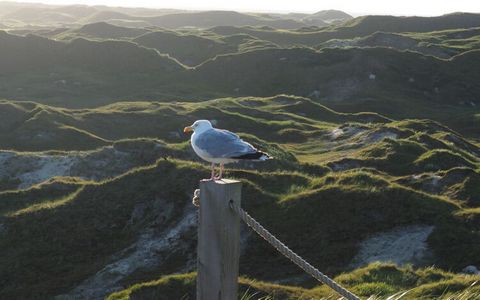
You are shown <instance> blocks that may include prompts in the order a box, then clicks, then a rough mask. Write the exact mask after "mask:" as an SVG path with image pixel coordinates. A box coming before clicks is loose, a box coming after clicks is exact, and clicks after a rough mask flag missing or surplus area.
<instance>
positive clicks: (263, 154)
mask: <svg viewBox="0 0 480 300" xmlns="http://www.w3.org/2000/svg"><path fill="white" fill-rule="evenodd" d="M258 152H260V153H261V154H262V155H261V156H260V158H259V159H258V160H261V161H265V160H269V159H273V157H271V156H270V155H268V153H265V152H261V151H258Z"/></svg>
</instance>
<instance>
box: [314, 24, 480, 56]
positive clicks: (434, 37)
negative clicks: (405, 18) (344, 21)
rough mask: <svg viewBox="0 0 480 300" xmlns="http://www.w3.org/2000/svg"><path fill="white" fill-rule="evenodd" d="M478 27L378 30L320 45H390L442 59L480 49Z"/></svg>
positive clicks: (322, 46) (319, 46)
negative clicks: (361, 36) (405, 30)
mask: <svg viewBox="0 0 480 300" xmlns="http://www.w3.org/2000/svg"><path fill="white" fill-rule="evenodd" d="M479 40H480V31H479V29H478V28H470V29H455V30H444V31H434V32H428V33H401V34H397V33H387V32H376V33H374V34H372V35H369V36H366V37H363V38H355V39H332V40H329V41H327V42H325V43H322V44H320V45H318V46H317V48H319V49H321V48H324V47H389V48H395V49H398V50H410V51H417V52H420V53H422V54H425V55H432V56H436V57H439V58H450V57H453V56H455V55H458V54H460V53H463V52H466V51H470V50H478V49H480V42H479Z"/></svg>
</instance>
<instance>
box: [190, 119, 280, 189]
mask: <svg viewBox="0 0 480 300" xmlns="http://www.w3.org/2000/svg"><path fill="white" fill-rule="evenodd" d="M183 132H184V133H189V132H193V134H192V136H191V138H190V142H191V144H192V148H193V150H194V151H195V153H196V154H197V155H198V156H199V157H200V158H201V159H203V160H206V161H208V162H210V163H211V164H212V175H211V177H210V179H209V180H221V179H222V175H223V170H224V164H228V163H232V162H238V161H241V160H253V161H265V160H268V159H271V157H270V155H268V154H267V153H265V152H262V151H259V150H257V149H256V148H255V147H253V146H252V145H251V144H250V143H247V142H245V141H244V140H242V139H241V138H240V137H239V136H238V135H236V134H235V133H233V132H230V131H228V130H224V129H217V128H213V126H212V123H210V121H207V120H197V121H195V122H194V123H193V124H192V125H190V126H187V127H185V128H184V129H183ZM215 164H220V171H219V174H218V176H215Z"/></svg>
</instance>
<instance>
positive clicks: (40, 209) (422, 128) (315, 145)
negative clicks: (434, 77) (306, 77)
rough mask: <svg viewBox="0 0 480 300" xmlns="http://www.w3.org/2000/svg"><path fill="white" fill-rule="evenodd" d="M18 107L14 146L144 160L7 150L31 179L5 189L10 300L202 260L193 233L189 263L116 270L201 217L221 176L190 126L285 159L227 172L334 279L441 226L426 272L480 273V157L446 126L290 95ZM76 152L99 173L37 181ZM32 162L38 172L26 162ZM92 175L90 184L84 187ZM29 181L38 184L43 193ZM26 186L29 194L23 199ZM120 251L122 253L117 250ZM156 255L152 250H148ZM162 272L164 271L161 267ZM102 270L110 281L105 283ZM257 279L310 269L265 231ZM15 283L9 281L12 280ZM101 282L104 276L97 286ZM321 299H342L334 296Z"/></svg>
mask: <svg viewBox="0 0 480 300" xmlns="http://www.w3.org/2000/svg"><path fill="white" fill-rule="evenodd" d="M2 111H4V112H5V113H4V115H3V116H2V118H6V120H8V122H7V123H4V125H3V127H2V128H0V129H1V130H2V133H1V135H2V139H1V140H2V142H3V145H2V148H3V149H13V150H17V151H25V150H27V151H31V150H57V151H58V150H62V151H65V150H77V149H91V150H95V148H97V147H100V146H104V147H105V146H106V147H108V146H113V147H114V149H115V153H117V154H115V155H121V156H120V157H122V156H123V157H124V159H123V161H124V162H125V163H127V157H131V158H129V159H128V161H130V163H129V165H127V166H123V167H122V166H121V165H120V166H119V167H117V168H116V169H111V170H110V171H109V173H108V172H107V173H105V174H98V175H95V174H91V173H89V172H91V171H89V170H88V168H90V169H91V168H92V167H91V166H94V165H97V164H99V163H101V162H103V163H105V162H107V161H108V160H109V159H115V158H114V157H115V156H113V157H112V158H108V157H109V156H105V155H106V153H107V152H105V151H103V150H100V152H98V154H94V153H92V154H88V155H87V156H85V155H86V154H81V153H80V154H75V155H76V156H74V154H73V153H65V152H43V153H37V154H35V155H38V161H39V162H42V163H41V164H40V165H39V166H38V167H36V164H37V163H36V162H35V156H33V157H32V156H31V154H28V153H24V152H23V153H22V152H14V153H9V154H8V155H7V154H2V155H0V158H1V157H3V158H2V159H3V161H4V162H3V163H4V164H5V166H7V165H8V166H9V168H13V169H16V170H17V171H16V175H17V176H18V181H16V182H12V181H10V182H6V181H3V182H2V186H3V187H4V188H3V190H4V191H3V192H0V211H1V212H2V215H3V219H2V226H3V227H2V228H5V229H4V231H3V233H2V235H3V238H2V240H1V241H0V244H2V245H3V246H2V247H0V249H3V250H2V253H1V254H2V255H1V257H2V258H1V261H0V264H1V265H3V266H7V267H6V268H2V270H4V272H7V270H8V274H9V275H8V280H6V281H4V287H5V288H4V289H3V290H2V291H1V292H0V295H1V297H4V298H11V297H12V296H13V295H16V296H20V297H24V298H32V297H33V296H34V295H35V296H37V297H45V298H49V297H51V296H53V295H60V294H62V295H67V296H68V295H70V297H71V296H72V295H77V296H78V295H83V296H84V297H87V298H96V297H98V296H99V295H100V294H101V293H103V294H102V295H103V296H105V293H106V292H107V291H111V292H113V291H114V290H116V289H118V288H119V287H127V286H129V285H132V284H134V283H138V282H142V281H148V280H153V279H156V278H158V276H162V275H167V274H170V273H173V272H177V271H178V270H179V268H181V266H184V265H186V264H189V261H191V259H193V257H191V256H185V255H182V254H181V253H192V254H193V253H195V252H194V250H193V249H194V246H195V234H194V233H195V230H194V227H193V225H185V226H186V227H185V228H184V229H182V230H183V231H182V234H181V235H179V236H176V239H175V242H174V245H177V246H176V247H178V248H176V250H175V251H179V252H175V253H177V254H175V253H173V254H172V255H168V256H165V257H163V256H162V258H161V259H159V258H158V257H157V258H155V259H154V260H153V261H152V263H150V264H148V265H143V264H142V263H139V264H132V265H131V268H129V269H128V271H127V272H126V273H122V275H118V274H117V275H113V274H116V273H115V271H114V270H115V269H116V268H118V267H120V266H121V264H122V263H124V262H122V259H125V260H126V261H130V259H131V258H129V256H128V255H126V254H119V253H121V251H122V249H125V248H126V247H128V246H129V245H132V244H135V243H140V244H137V247H140V248H139V249H143V248H141V247H143V246H141V245H143V244H142V243H143V242H142V241H141V239H140V240H138V236H139V235H140V234H142V233H143V234H147V233H148V232H149V230H148V228H150V226H153V225H152V224H155V228H157V229H156V231H155V232H156V234H157V235H159V237H161V236H162V234H168V231H169V230H170V229H169V228H171V227H172V226H174V227H175V226H180V225H179V224H183V223H182V222H184V220H189V219H188V217H187V216H190V215H191V214H192V213H194V208H193V207H192V206H191V205H190V204H189V199H190V197H191V194H192V192H193V190H194V189H195V187H196V186H197V183H198V180H199V179H200V178H202V177H205V176H206V175H207V173H208V169H207V167H206V166H205V165H200V164H198V163H193V162H192V161H198V158H196V157H195V155H194V154H193V153H192V152H191V150H190V148H189V145H187V144H186V143H184V141H185V139H186V137H185V136H183V134H182V133H181V129H182V127H183V126H184V125H185V124H190V123H191V122H192V121H193V120H195V119H200V118H207V119H211V120H215V122H216V124H217V125H218V126H219V127H222V128H227V129H234V130H235V131H236V132H239V133H240V134H241V135H242V136H243V137H245V138H246V139H248V140H249V141H251V142H252V143H254V145H257V146H258V147H260V148H261V149H264V150H266V151H268V152H270V153H271V154H272V155H273V156H275V157H276V160H274V161H271V162H270V163H267V164H263V165H255V166H252V165H249V164H239V165H234V166H232V167H231V168H229V170H228V172H227V175H228V176H229V177H233V178H238V179H241V180H242V181H243V182H244V185H245V188H244V197H245V199H248V200H246V201H244V206H245V208H246V209H247V210H248V211H249V212H251V213H252V215H253V216H254V217H255V218H257V219H258V220H259V221H260V222H261V223H262V224H263V225H264V226H266V227H267V228H269V229H270V230H271V231H272V232H273V233H275V234H277V235H278V237H279V238H280V239H281V240H283V241H284V242H286V243H287V244H288V245H289V246H290V247H291V248H292V249H294V250H295V251H297V252H298V253H299V254H300V255H302V256H304V257H305V258H307V259H308V260H309V261H310V262H312V263H313V264H314V265H315V266H317V267H319V268H320V269H322V270H324V271H326V272H327V273H328V274H331V275H337V274H339V273H341V272H343V271H344V270H345V269H346V268H347V269H348V266H349V265H350V264H351V261H352V260H354V259H356V258H355V257H356V253H358V251H359V250H360V249H361V247H362V246H361V243H362V241H364V240H365V239H367V238H368V237H369V236H371V235H372V234H378V233H382V232H388V231H390V230H396V228H402V227H404V226H417V225H418V224H426V225H428V226H433V227H432V228H433V229H432V232H431V234H430V235H429V237H428V239H427V240H426V243H427V245H428V249H430V250H429V251H431V257H430V258H428V259H427V258H425V259H427V261H425V263H427V264H435V265H436V266H438V267H440V268H443V269H446V270H454V271H459V270H461V269H463V268H464V267H465V266H468V265H471V264H476V263H478V257H479V255H480V253H477V252H478V251H477V249H480V247H479V246H480V245H477V242H476V241H478V240H479V239H478V234H479V231H478V228H476V225H475V224H476V223H475V221H474V220H476V219H477V217H478V211H477V210H478V205H479V203H480V202H479V201H478V199H477V196H476V193H477V190H478V188H477V186H478V182H479V180H480V173H479V171H478V170H479V167H480V159H479V158H478V157H479V153H480V148H479V147H478V146H477V145H475V144H474V143H472V142H470V141H469V140H468V139H465V138H463V137H462V136H461V135H459V134H458V133H456V132H454V131H452V130H450V129H449V128H447V127H445V126H443V125H441V124H439V123H436V122H433V121H427V120H425V121H419V120H406V121H391V120H389V119H387V118H385V117H382V116H380V115H378V114H373V113H370V114H369V113H361V114H341V113H337V112H335V111H332V110H330V109H328V108H326V107H324V106H321V105H319V104H316V103H315V102H313V101H311V100H308V99H305V98H300V97H288V96H277V97H272V98H252V97H248V98H226V99H217V100H211V101H207V102H204V103H179V102H177V103H170V104H169V103H158V102H137V103H118V104H112V105H109V106H105V107H100V108H96V109H80V110H71V109H61V108H53V107H48V106H45V105H39V104H35V103H22V102H9V101H4V102H3V103H2ZM75 134H77V135H75ZM20 137H21V138H20ZM139 137H145V138H146V139H142V140H139V139H138V138H139ZM25 139H27V140H28V142H26V141H25ZM162 141H164V142H162ZM66 145H68V146H66ZM159 147H160V148H159ZM95 151H97V150H95ZM100 153H105V154H102V155H103V156H100ZM12 155H13V156H12ZM27 155H30V156H29V157H28V160H27ZM65 155H69V157H70V158H69V159H70V160H72V159H74V160H75V161H76V160H78V159H80V157H84V158H83V161H84V162H83V163H80V161H79V162H78V163H76V162H75V163H74V164H73V165H66V166H62V168H66V169H65V170H66V171H64V172H63V173H60V175H55V174H57V173H52V175H50V176H62V177H51V178H50V179H49V177H48V176H47V177H41V178H43V179H36V178H37V177H35V176H45V175H43V174H44V173H45V170H47V169H50V168H52V164H53V165H55V164H58V165H59V166H60V165H61V161H64V160H65V159H66V158H65V157H64V156H65ZM75 157H79V158H75ZM117 157H118V156H117ZM47 158H48V159H47ZM155 160H157V162H156V163H154V161H155ZM6 161H8V164H7V163H6ZM28 161H31V162H30V163H28V165H29V167H27V165H25V164H26V163H27V162H28ZM32 161H33V162H34V163H32ZM56 161H58V163H56ZM152 163H153V164H152ZM10 166H11V167H10ZM20 166H23V167H21V168H22V169H19V168H20ZM79 168H80V169H79ZM252 168H254V169H256V170H252ZM259 168H260V169H259ZM6 170H7V169H5V168H4V172H5V171H6ZM21 170H23V171H21ZM122 170H123V171H122ZM129 170H130V171H129ZM259 170H262V171H261V172H260V171H259ZM122 172H123V173H125V174H124V175H121V174H122ZM34 174H39V175H34ZM40 174H42V175H40ZM65 176H73V178H72V177H65ZM77 176H81V177H82V178H86V177H88V178H90V179H89V180H85V179H81V178H77V179H74V178H76V177H77ZM108 178H110V179H108ZM38 180H44V183H43V184H39V185H38V184H35V183H36V182H42V181H38ZM29 182H31V183H33V185H32V186H30V187H29V186H28V185H27V184H28V183H29ZM172 182H174V183H175V184H173V185H172ZM15 185H20V186H25V187H26V189H20V190H14V188H15ZM127 186H128V188H125V187H127ZM5 189H6V191H5ZM9 189H11V190H9ZM138 191H141V193H139V192H138ZM167 207H169V208H168V209H167ZM347 207H348V209H345V208H347ZM159 214H160V215H162V216H164V217H162V219H161V221H159V220H158V219H156V218H157V216H158V215H159ZM185 218H186V219H185ZM32 224H36V225H35V226H33V225H32ZM80 224H81V225H80ZM176 224H177V225H176ZM188 224H190V223H188ZM339 224H342V226H339ZM182 226H183V225H182ZM60 228H61V229H60ZM182 228H183V227H182ZM305 228H309V230H308V231H305V230H304V229H305ZM148 234H150V233H148ZM151 234H153V233H151ZM339 236H341V237H342V238H341V239H339V238H338V237H339ZM72 237H75V238H72ZM152 238H153V236H152ZM178 238H179V239H178ZM106 240H108V243H105V242H101V241H106ZM153 240H155V241H157V240H156V239H153ZM153 240H152V241H153ZM452 240H454V241H455V242H452ZM155 243H158V247H160V248H161V249H164V250H162V251H167V250H166V249H169V248H164V247H166V246H164V245H163V244H162V243H161V239H160V240H158V241H157V242H155ZM6 245H8V247H7V246H6ZM160 248H159V249H160ZM312 249H321V251H320V252H317V251H312ZM139 251H140V250H139ZM141 251H145V250H141ZM159 251H160V250H159ZM168 251H171V249H170V250H168ZM452 252H454V253H456V254H457V255H455V256H452V255H451V253H452ZM44 253H48V259H47V257H46V256H45V255H44ZM67 253H68V255H66V254H67ZM140 253H142V254H138V255H147V256H148V255H150V254H148V253H149V252H148V251H147V252H140ZM93 256H94V257H95V258H94V260H92V259H93ZM115 257H117V258H115ZM122 257H123V258H122ZM120 258H122V259H120ZM118 259H120V260H119V261H118V262H117V260H118ZM19 262H21V263H19ZM59 262H61V263H59ZM87 262H88V263H87ZM152 264H153V265H152ZM108 266H110V267H108ZM152 266H155V268H154V269H149V267H150V268H151V267H152ZM377 267H378V266H375V268H377ZM72 269H74V270H75V272H71V270H72ZM26 270H36V271H35V272H33V271H29V272H27V271H26ZM98 272H100V273H98ZM112 272H113V273H112ZM355 272H357V271H355ZM399 272H407V271H406V270H404V269H401V270H400V271H399ZM414 272H419V273H418V274H423V273H422V272H424V271H422V270H415V271H414ZM435 272H442V271H435ZM95 273H98V274H99V275H95V276H97V277H95V276H94V274H95ZM241 273H242V274H243V275H245V276H248V277H250V278H256V279H261V280H265V281H275V280H282V281H284V282H285V283H287V284H288V283H290V284H294V281H291V278H297V277H298V276H300V275H301V274H302V273H301V272H300V270H298V269H297V268H296V267H295V266H293V265H291V264H290V263H288V262H287V261H286V260H285V259H284V258H282V257H280V256H279V255H278V254H276V253H275V251H274V250H273V249H272V248H270V247H269V246H268V245H267V244H265V242H264V241H263V240H261V239H260V238H258V237H255V236H251V237H250V238H249V242H248V246H247V247H246V249H245V251H244V254H243V256H242V263H241ZM5 275H6V273H5V274H4V275H2V276H0V277H2V278H7V277H6V276H5ZM91 276H94V277H91ZM112 276H113V277H112ZM342 276H343V275H342ZM419 276H420V275H419ZM422 276H423V275H422ZM445 276H446V278H447V277H448V276H453V275H445ZM87 278H92V279H91V280H90V281H88V280H87V281H85V280H86V279H87ZM106 278H110V279H106ZM340 278H342V277H340ZM458 278H459V279H458V280H460V282H462V283H461V284H463V285H453V283H452V281H451V280H450V281H449V280H447V279H445V281H442V280H443V279H435V282H436V281H438V283H435V284H438V285H439V286H443V287H446V286H450V285H452V291H459V290H463V289H465V288H467V287H468V285H470V281H468V280H464V279H460V277H458ZM367 281H368V280H367ZM295 282H296V283H295V285H298V284H300V285H303V286H306V287H307V286H310V287H312V284H314V282H313V281H311V280H310V279H308V278H303V279H302V280H301V281H300V282H297V281H295ZM424 284H427V283H425V282H423V281H418V282H412V283H409V284H408V285H398V284H396V283H392V286H388V285H387V286H386V285H379V286H376V285H375V284H373V283H371V282H368V283H367V282H366V283H362V284H360V283H357V282H356V283H354V284H352V288H354V289H355V288H357V289H358V292H359V293H362V295H366V294H368V293H371V294H376V293H377V292H381V293H384V294H393V293H395V292H397V291H399V290H402V289H409V288H413V287H418V290H419V292H418V293H427V291H425V287H424V286H423V285H424ZM431 285H434V283H432V284H431ZM27 286H28V288H26V287H27ZM98 286H101V287H102V289H101V290H98ZM266 286H267V287H268V284H266ZM357 286H358V287H357ZM362 286H364V287H362ZM454 286H455V289H454V290H453V287H454ZM75 287H78V289H75ZM260 287H261V288H260V290H262V289H263V287H262V285H261V286H260ZM254 288H256V287H255V286H254ZM112 289H113V290H112ZM277 289H280V291H281V290H282V289H284V288H283V287H276V286H272V287H269V288H267V289H266V290H262V291H266V292H268V293H276V292H277ZM285 289H287V290H288V291H290V290H291V288H285ZM439 289H440V288H439ZM292 291H295V289H293V290H292ZM297 291H298V290H297ZM320 291H321V292H320ZM429 291H430V290H429ZM309 293H310V292H309ZM312 293H314V292H313V291H312ZM318 293H319V294H318V295H322V296H323V295H328V291H327V290H325V289H321V290H319V292H318ZM312 295H316V294H315V293H314V294H312ZM103 296H102V297H103Z"/></svg>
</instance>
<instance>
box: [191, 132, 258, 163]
mask: <svg viewBox="0 0 480 300" xmlns="http://www.w3.org/2000/svg"><path fill="white" fill-rule="evenodd" d="M195 145H196V146H197V147H198V148H200V149H201V150H203V151H205V152H206V153H207V154H208V155H210V156H211V157H214V158H217V157H218V158H232V157H238V156H241V155H245V154H249V153H255V152H257V149H255V147H253V146H252V145H250V144H249V143H247V142H245V141H244V140H242V139H241V138H240V137H239V136H238V135H236V134H235V133H232V132H230V131H227V130H221V129H215V128H214V129H210V130H207V131H205V132H203V133H202V134H201V135H199V136H198V137H197V138H196V141H195Z"/></svg>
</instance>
